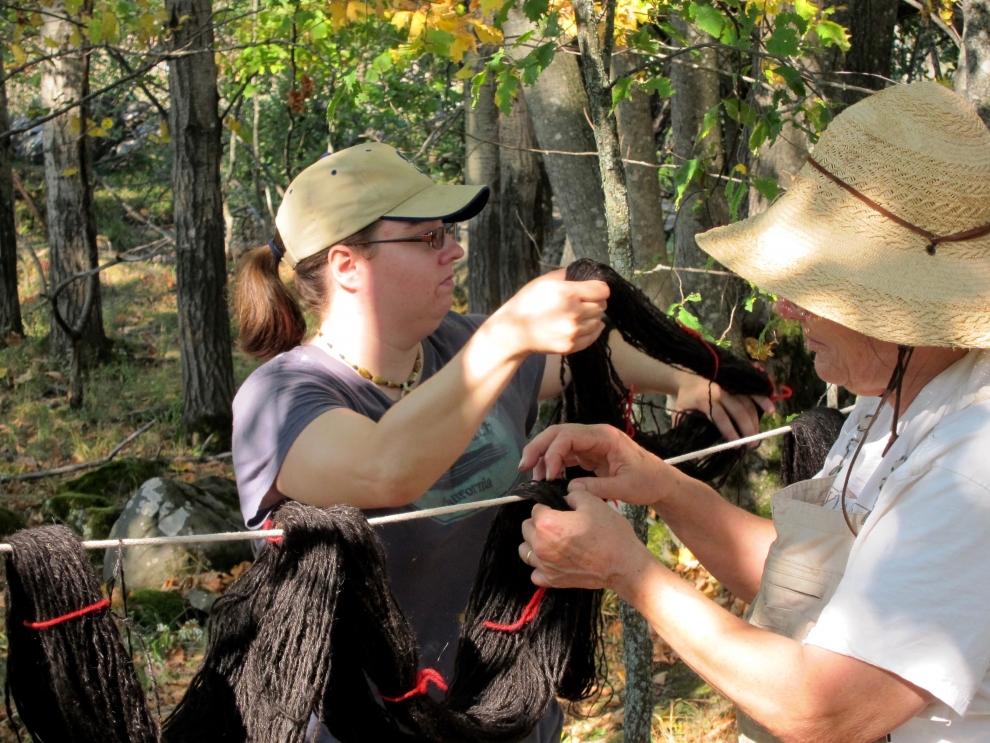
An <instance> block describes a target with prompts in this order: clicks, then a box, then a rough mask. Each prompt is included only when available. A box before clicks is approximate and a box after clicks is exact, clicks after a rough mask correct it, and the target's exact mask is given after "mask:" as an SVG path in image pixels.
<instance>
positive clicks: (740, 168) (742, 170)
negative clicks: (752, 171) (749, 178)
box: [735, 163, 747, 175]
mask: <svg viewBox="0 0 990 743" xmlns="http://www.w3.org/2000/svg"><path fill="white" fill-rule="evenodd" d="M735 170H736V172H737V173H742V174H743V175H746V172H747V171H746V166H745V164H743V163H739V164H738V165H737V166H736V168H735Z"/></svg>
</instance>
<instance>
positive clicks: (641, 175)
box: [612, 55, 673, 308]
mask: <svg viewBox="0 0 990 743" xmlns="http://www.w3.org/2000/svg"><path fill="white" fill-rule="evenodd" d="M633 66H634V65H633V64H632V63H631V62H630V58H629V57H628V56H627V55H616V56H614V57H612V77H613V78H615V77H619V76H621V75H622V74H623V73H624V72H626V71H628V70H630V69H632V67H633ZM615 113H616V120H617V122H618V126H619V142H620V145H621V148H622V157H623V158H624V159H625V160H627V161H628V160H633V161H636V162H626V163H625V168H626V190H627V191H628V196H629V222H630V225H631V226H632V240H633V263H634V265H635V267H636V268H637V269H640V270H649V269H651V268H653V267H654V266H656V265H658V264H666V263H667V235H666V233H665V232H664V227H663V193H662V192H661V190H660V178H659V168H658V167H651V166H652V165H659V163H658V162H657V142H656V136H655V135H654V133H653V115H652V113H651V111H650V96H649V95H647V94H646V93H645V92H643V91H642V90H641V89H639V88H638V87H637V88H634V90H633V92H632V99H630V100H624V101H622V102H621V103H620V104H619V106H618V108H617V109H616V112H615ZM638 163H648V164H647V165H639V164H638ZM636 284H637V285H638V286H639V287H640V288H641V289H642V290H643V291H644V292H646V294H647V295H648V296H649V297H650V298H651V299H652V300H653V301H654V302H655V303H656V304H658V305H659V306H661V307H663V308H666V307H667V306H668V305H669V304H670V302H671V297H672V296H673V293H672V292H671V285H670V274H669V273H667V272H663V273H658V274H647V275H645V276H641V277H637V279H636Z"/></svg>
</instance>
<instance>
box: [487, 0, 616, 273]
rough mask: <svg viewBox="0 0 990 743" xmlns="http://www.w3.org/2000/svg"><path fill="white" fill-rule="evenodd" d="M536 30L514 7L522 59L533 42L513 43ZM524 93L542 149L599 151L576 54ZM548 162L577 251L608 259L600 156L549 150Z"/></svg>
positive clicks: (508, 27) (509, 36)
mask: <svg viewBox="0 0 990 743" xmlns="http://www.w3.org/2000/svg"><path fill="white" fill-rule="evenodd" d="M533 29H535V25H534V24H532V23H530V22H529V20H528V19H527V18H526V17H525V16H524V15H523V14H522V12H521V11H520V10H519V9H518V8H513V9H512V10H510V11H509V14H508V20H507V21H506V22H505V24H504V26H503V30H504V32H505V47H504V48H505V52H506V54H509V55H510V56H513V57H516V58H519V57H523V56H525V55H526V54H528V53H529V48H528V47H527V45H525V44H524V45H522V46H521V47H519V48H518V49H516V48H513V44H514V42H515V40H516V39H518V38H519V37H520V36H522V35H523V34H524V33H526V32H527V31H530V30H533ZM523 96H524V97H525V98H526V105H527V108H528V110H529V114H530V117H531V118H532V121H533V130H534V132H535V134H536V141H537V142H538V143H539V147H540V149H541V150H555V151H560V152H583V153H589V152H591V153H593V152H595V135H594V132H593V131H592V127H591V125H590V123H589V121H588V117H587V114H586V111H587V109H588V96H587V94H586V93H585V90H584V85H583V84H582V81H581V70H580V69H579V68H578V63H577V59H575V57H574V56H573V55H572V54H565V53H562V52H561V53H558V54H557V55H556V56H555V57H554V59H553V62H551V63H550V66H549V67H547V68H546V69H545V70H544V71H543V72H542V73H540V76H539V77H538V78H537V80H536V82H535V83H534V84H533V85H532V86H530V87H528V88H526V89H525V90H524V91H523ZM543 162H544V164H545V166H546V170H547V175H548V176H549V179H550V186H551V188H552V189H553V195H554V200H555V202H556V204H557V206H558V207H559V209H560V214H561V216H562V217H563V219H564V226H565V228H566V230H567V236H568V238H570V241H571V246H572V247H573V249H574V254H575V255H576V256H577V257H578V258H593V259H595V260H596V261H600V262H602V263H607V262H608V236H607V234H608V233H607V229H606V220H605V196H604V194H603V192H602V181H601V173H600V170H599V167H598V158H597V157H595V156H594V155H592V156H588V155H567V154H564V155H560V154H544V155H543Z"/></svg>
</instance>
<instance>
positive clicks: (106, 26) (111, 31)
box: [103, 10, 120, 44]
mask: <svg viewBox="0 0 990 743" xmlns="http://www.w3.org/2000/svg"><path fill="white" fill-rule="evenodd" d="M103 39H104V40H105V41H108V42H110V43H111V44H116V43H117V42H118V41H120V21H118V20H117V16H116V15H114V14H113V13H111V12H110V11H109V10H108V11H105V12H104V13H103Z"/></svg>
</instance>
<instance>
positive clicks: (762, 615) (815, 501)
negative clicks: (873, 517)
mask: <svg viewBox="0 0 990 743" xmlns="http://www.w3.org/2000/svg"><path fill="white" fill-rule="evenodd" d="M834 480H835V477H834V476H833V477H825V478H821V479H817V480H805V481H803V482H797V483H794V484H793V485H790V486H788V487H786V488H784V489H783V490H781V491H780V492H778V493H776V494H775V495H774V496H773V523H774V526H775V527H776V529H777V539H776V541H774V543H773V544H772V545H771V547H770V552H769V554H768V555H767V561H766V565H765V566H764V569H763V578H762V580H761V582H760V592H759V593H758V594H757V596H756V600H755V601H754V602H753V605H752V606H751V607H750V613H749V621H750V623H751V624H753V625H755V626H757V627H761V628H763V629H766V630H770V631H771V632H774V633H776V634H778V635H783V636H784V637H789V638H791V639H792V640H798V641H801V640H803V639H804V638H805V637H807V636H808V633H809V632H810V631H811V628H812V627H814V626H815V624H816V623H817V622H818V617H819V616H820V615H821V612H822V609H823V608H825V605H826V604H827V603H828V602H829V601H830V600H831V598H832V596H833V595H835V591H836V589H837V588H838V586H839V581H840V580H842V575H843V573H844V572H845V569H846V562H847V561H848V559H849V552H850V551H851V550H852V546H853V541H854V537H853V535H852V532H850V531H849V527H848V526H846V521H845V519H844V518H843V516H842V512H841V511H835V510H832V509H831V508H822V504H823V503H824V502H825V499H826V498H827V497H828V492H829V488H830V487H831V486H832V482H833V481H834ZM866 515H867V514H850V515H849V518H850V519H851V520H852V522H853V526H855V527H856V530H857V531H859V529H860V528H862V525H863V521H864V520H865V518H866ZM737 719H738V723H739V740H740V743H779V740H778V739H777V738H775V737H774V736H772V735H771V734H770V733H769V732H767V731H766V729H764V728H763V727H762V726H761V725H759V724H758V723H756V722H755V721H754V720H752V719H750V718H749V717H747V716H746V715H745V714H744V713H743V712H742V710H739V711H738V712H737Z"/></svg>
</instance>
